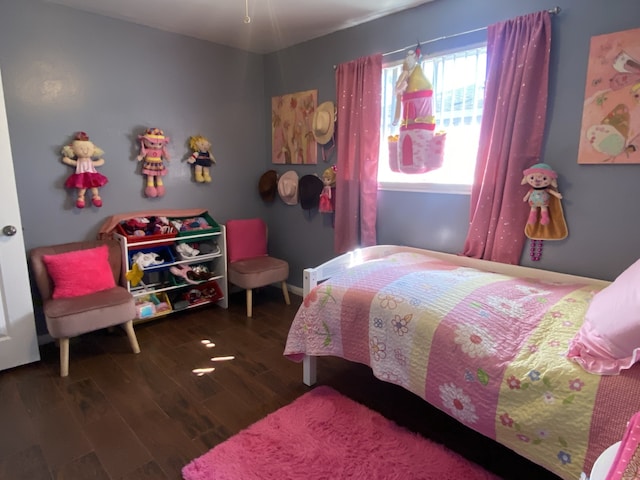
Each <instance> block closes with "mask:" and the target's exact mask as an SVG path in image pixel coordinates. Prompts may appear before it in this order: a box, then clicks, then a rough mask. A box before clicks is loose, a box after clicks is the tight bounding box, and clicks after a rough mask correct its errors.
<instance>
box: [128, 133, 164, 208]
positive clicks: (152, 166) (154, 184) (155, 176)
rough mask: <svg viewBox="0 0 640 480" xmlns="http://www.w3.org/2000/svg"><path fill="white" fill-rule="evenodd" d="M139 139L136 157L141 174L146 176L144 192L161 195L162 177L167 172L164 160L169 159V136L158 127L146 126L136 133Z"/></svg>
mask: <svg viewBox="0 0 640 480" xmlns="http://www.w3.org/2000/svg"><path fill="white" fill-rule="evenodd" d="M138 139H139V140H140V155H138V156H137V157H136V158H137V160H138V161H139V162H140V161H142V160H144V164H143V165H142V174H143V175H146V177H147V186H146V188H145V189H144V194H145V195H146V196H147V197H162V196H163V195H164V193H165V190H164V183H163V182H162V177H164V176H165V175H166V174H167V167H166V166H165V164H164V160H167V161H169V154H168V153H167V148H166V145H167V143H169V137H165V136H164V132H163V131H162V130H160V129H159V128H148V129H147V130H146V131H145V132H144V134H143V135H138Z"/></svg>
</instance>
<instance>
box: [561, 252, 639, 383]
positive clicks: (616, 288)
mask: <svg viewBox="0 0 640 480" xmlns="http://www.w3.org/2000/svg"><path fill="white" fill-rule="evenodd" d="M567 357H568V358H569V359H571V360H573V361H575V362H577V363H579V364H580V365H581V366H582V367H583V368H584V369H585V370H586V371H587V372H591V373H599V374H603V375H615V374H618V373H620V370H623V369H625V368H629V367H631V365H633V364H634V363H636V362H637V361H638V360H639V359H640V260H638V261H636V262H635V263H634V264H633V265H631V266H630V267H629V268H627V269H626V270H625V271H624V272H622V273H621V274H620V275H619V276H618V278H616V279H615V280H614V282H613V283H612V284H611V285H609V286H607V287H606V288H604V289H603V290H601V291H600V292H598V293H597V294H596V295H595V296H594V297H593V300H592V301H591V304H590V305H589V308H588V309H587V313H586V315H585V319H584V323H583V324H582V327H581V328H580V330H579V331H578V333H577V334H576V336H575V337H574V338H573V340H571V343H570V344H569V352H568V353H567Z"/></svg>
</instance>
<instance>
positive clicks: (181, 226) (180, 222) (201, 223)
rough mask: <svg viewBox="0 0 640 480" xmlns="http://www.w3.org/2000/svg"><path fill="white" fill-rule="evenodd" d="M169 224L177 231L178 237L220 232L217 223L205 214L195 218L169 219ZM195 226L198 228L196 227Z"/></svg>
mask: <svg viewBox="0 0 640 480" xmlns="http://www.w3.org/2000/svg"><path fill="white" fill-rule="evenodd" d="M199 219H200V220H199ZM190 220H192V221H190ZM169 222H170V223H171V225H173V226H174V227H175V229H176V230H177V231H178V237H190V236H193V235H201V234H203V233H217V232H219V231H220V225H218V222H216V221H215V220H214V219H213V218H211V215H209V213H207V212H205V213H203V214H202V215H199V216H197V217H170V218H169ZM205 223H206V226H205ZM196 224H197V225H198V226H196ZM187 225H188V226H187Z"/></svg>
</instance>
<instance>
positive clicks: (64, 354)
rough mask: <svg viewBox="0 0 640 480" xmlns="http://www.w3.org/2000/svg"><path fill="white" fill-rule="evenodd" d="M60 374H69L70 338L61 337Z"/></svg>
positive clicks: (62, 375) (65, 375) (64, 375)
mask: <svg viewBox="0 0 640 480" xmlns="http://www.w3.org/2000/svg"><path fill="white" fill-rule="evenodd" d="M59 343H60V376H61V377H68V376H69V339H68V338H61V339H60V341H59Z"/></svg>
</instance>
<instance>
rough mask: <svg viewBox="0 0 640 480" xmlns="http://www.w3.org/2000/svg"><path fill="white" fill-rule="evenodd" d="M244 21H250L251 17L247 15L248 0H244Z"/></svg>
mask: <svg viewBox="0 0 640 480" xmlns="http://www.w3.org/2000/svg"><path fill="white" fill-rule="evenodd" d="M243 21H244V23H251V17H250V16H249V0H244V20H243Z"/></svg>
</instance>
